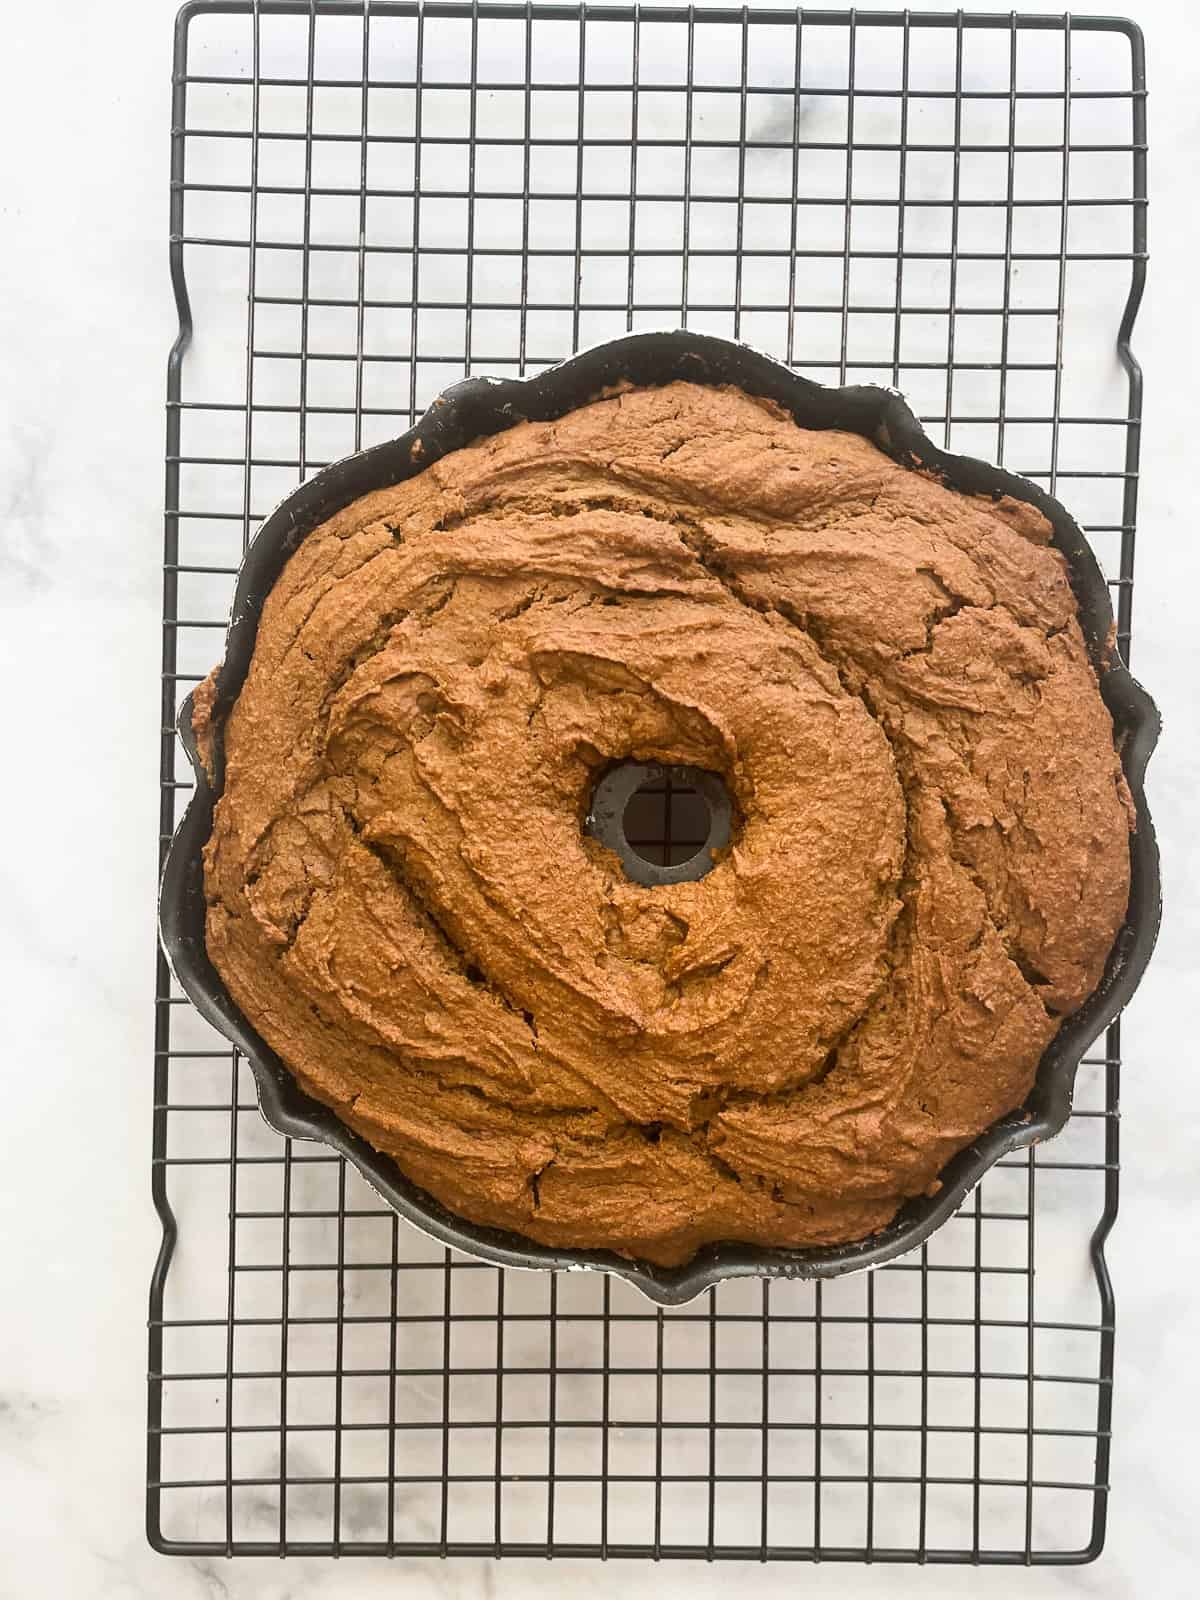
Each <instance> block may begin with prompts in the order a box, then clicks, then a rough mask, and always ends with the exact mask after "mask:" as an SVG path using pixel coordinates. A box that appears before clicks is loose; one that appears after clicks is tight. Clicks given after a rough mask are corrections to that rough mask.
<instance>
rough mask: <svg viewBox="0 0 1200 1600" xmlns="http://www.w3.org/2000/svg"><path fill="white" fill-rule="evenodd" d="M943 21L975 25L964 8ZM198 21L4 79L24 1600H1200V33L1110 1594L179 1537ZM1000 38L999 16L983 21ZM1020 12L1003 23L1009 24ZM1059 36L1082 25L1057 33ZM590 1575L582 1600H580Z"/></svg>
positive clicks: (1182, 256) (1158, 537)
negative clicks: (165, 1092)
mask: <svg viewBox="0 0 1200 1600" xmlns="http://www.w3.org/2000/svg"><path fill="white" fill-rule="evenodd" d="M929 8H936V9H950V7H948V6H935V7H929ZM174 9H175V8H174V5H173V4H171V3H163V0H121V3H120V4H118V5H116V6H108V7H103V8H100V7H92V6H89V5H87V4H84V3H83V0H47V3H45V4H44V5H41V6H38V7H29V8H25V10H24V11H23V12H22V13H21V16H20V21H19V24H16V23H10V28H9V38H8V40H7V48H6V49H5V50H4V51H3V52H0V56H2V59H0V169H2V170H0V210H2V214H3V232H2V237H3V240H4V245H3V250H2V251H0V359H2V363H3V365H2V369H0V370H2V371H3V376H4V382H3V385H2V387H0V608H2V614H3V627H2V628H0V683H2V684H3V690H2V691H0V692H2V694H3V718H2V726H3V731H4V738H5V746H6V751H7V762H6V768H7V773H6V776H7V781H6V783H5V784H4V785H3V789H2V796H3V797H2V799H0V818H2V821H0V838H2V839H3V840H4V842H5V847H4V849H3V851H2V852H0V947H2V951H3V954H2V957H0V971H2V972H3V973H4V975H5V986H4V988H5V1002H6V1005H5V1014H6V1024H7V1025H6V1027H5V1030H4V1033H5V1045H4V1072H5V1083H6V1117H5V1134H4V1140H3V1159H2V1160H0V1239H2V1240H3V1251H4V1268H5V1282H4V1295H3V1298H4V1311H3V1314H2V1315H0V1506H3V1513H2V1515H0V1523H2V1528H0V1596H4V1597H8V1596H12V1597H14V1600H33V1597H35V1596H41V1595H55V1596H58V1595H68V1594H69V1595H78V1596H86V1597H88V1600H93V1597H94V1600H133V1597H142V1596H152V1597H156V1600H157V1597H159V1596H164V1595H170V1596H179V1597H181V1600H192V1597H196V1600H199V1597H202V1596H214V1595H230V1596H243V1595H254V1596H259V1597H263V1600H283V1597H285V1596H305V1597H308V1596H312V1597H314V1600H315V1597H318V1596H322V1595H333V1594H335V1593H345V1592H352V1593H354V1594H355V1595H356V1596H364V1597H365V1596H369V1595H376V1594H379V1595H382V1594H384V1593H388V1594H394V1593H397V1592H403V1593H404V1594H406V1595H413V1596H417V1595H439V1596H446V1597H451V1596H474V1595H493V1594H495V1595H503V1594H514V1595H515V1594H520V1595H522V1596H532V1595H536V1594H547V1595H549V1594H555V1593H560V1592H562V1591H563V1590H564V1589H567V1590H568V1591H569V1592H571V1593H578V1594H580V1595H585V1594H586V1595H592V1594H594V1595H609V1594H615V1593H617V1592H618V1591H622V1592H636V1593H650V1592H654V1593H656V1594H660V1595H667V1594H680V1595H682V1594H685V1593H686V1594H688V1595H689V1596H693V1597H695V1600H700V1597H702V1596H707V1595H713V1596H715V1595H717V1594H718V1593H721V1592H725V1591H727V1590H728V1588H729V1586H730V1585H731V1584H740V1583H743V1582H744V1583H747V1584H749V1585H752V1586H753V1588H754V1591H755V1592H756V1594H759V1595H762V1596H763V1597H764V1600H765V1597H766V1596H768V1595H783V1594H785V1593H786V1594H792V1593H796V1592H801V1591H802V1592H803V1593H805V1594H809V1595H813V1596H817V1595H826V1594H829V1595H834V1594H836V1595H838V1596H841V1597H848V1596H859V1595H862V1596H866V1595H875V1594H880V1595H882V1594H886V1595H888V1596H890V1597H892V1600H899V1597H902V1596H907V1595H916V1594H921V1595H960V1594H961V1593H963V1592H964V1589H965V1588H966V1586H967V1585H968V1584H969V1585H970V1587H971V1590H972V1592H974V1591H978V1592H979V1593H981V1594H989V1595H997V1596H1010V1595H1011V1596H1017V1595H1021V1596H1035V1595H1048V1594H1053V1595H1069V1594H1070V1595H1074V1594H1078V1595H1095V1596H1110V1597H1113V1600H1118V1597H1121V1600H1123V1597H1126V1596H1129V1595H1133V1594H1139V1595H1140V1594H1143V1593H1155V1594H1157V1595H1161V1596H1163V1597H1173V1596H1183V1595H1186V1594H1191V1593H1193V1592H1194V1591H1195V1583H1196V1574H1197V1571H1198V1570H1200V1526H1198V1522H1197V1515H1196V1510H1197V1508H1196V1488H1195V1484H1196V1477H1195V1459H1196V1438H1197V1435H1198V1432H1200V1377H1198V1367H1197V1363H1196V1361H1195V1358H1194V1355H1193V1356H1189V1354H1188V1352H1189V1350H1193V1351H1194V1348H1195V1344H1196V1340H1197V1334H1198V1331H1200V1274H1197V1272H1196V1270H1195V1268H1196V1263H1197V1251H1196V1240H1197V1238H1198V1237H1200V1155H1198V1154H1197V1152H1198V1151H1200V1096H1197V1095H1196V1094H1194V1093H1193V1091H1192V1085H1191V1074H1192V1072H1193V1071H1195V1070H1196V1065H1197V1054H1196V1033H1195V1022H1194V1018H1195V1016H1196V1014H1197V1011H1198V1010H1200V980H1198V976H1197V971H1198V968H1200V962H1198V961H1197V951H1198V949H1200V943H1198V941H1200V830H1198V829H1197V827H1196V822H1195V814H1196V796H1197V793H1198V792H1200V728H1198V724H1197V718H1196V694H1195V687H1196V684H1197V681H1198V679H1197V673H1198V669H1200V662H1198V659H1197V648H1196V644H1195V634H1194V631H1193V629H1194V623H1193V621H1192V618H1193V615H1194V610H1195V604H1196V600H1195V597H1196V596H1197V595H1200V542H1198V541H1197V539H1196V535H1195V529H1194V527H1193V523H1194V515H1193V508H1194V505H1195V500H1196V495H1195V488H1194V473H1195V459H1196V446H1195V442H1194V440H1193V439H1192V437H1191V434H1192V409H1193V406H1192V390H1193V387H1194V382H1195V379H1194V373H1195V371H1196V369H1197V366H1198V364H1200V340H1198V338H1197V325H1198V320H1197V313H1196V307H1195V294H1194V283H1195V261H1196V259H1197V258H1198V256H1200V237H1198V233H1200V230H1198V226H1197V216H1198V212H1200V207H1198V206H1197V203H1196V186H1195V174H1196V168H1197V163H1198V162H1200V110H1198V108H1197V104H1196V99H1195V94H1194V85H1195V65H1194V64H1195V61H1196V59H1197V57H1198V55H1200V13H1198V12H1197V10H1196V8H1195V7H1193V6H1191V5H1189V4H1187V3H1186V0H1126V3H1125V4H1124V6H1123V9H1124V11H1125V12H1126V13H1129V14H1132V15H1133V16H1135V17H1136V18H1137V20H1138V21H1140V22H1141V23H1142V24H1143V26H1144V27H1145V29H1146V34H1147V45H1148V53H1149V83H1150V86H1151V99H1150V106H1151V111H1150V119H1151V136H1150V137H1151V151H1152V157H1151V161H1152V168H1151V249H1152V260H1151V269H1150V276H1149V284H1148V289H1147V295H1146V300H1145V303H1144V306H1143V308H1142V312H1141V316H1140V319H1139V322H1138V325H1137V335H1136V341H1135V344H1136V349H1137V352H1138V354H1139V356H1140V358H1141V360H1142V362H1143V364H1144V367H1145V371H1146V407H1145V435H1144V448H1143V456H1142V466H1143V478H1142V488H1141V505H1140V533H1139V541H1138V579H1137V591H1136V602H1135V631H1134V638H1135V656H1134V665H1135V669H1136V671H1137V672H1138V674H1139V676H1141V677H1142V678H1143V680H1144V681H1145V682H1146V683H1147V685H1149V686H1150V688H1151V690H1152V692H1153V693H1154V694H1155V696H1156V697H1157V699H1158V702H1159V704H1160V706H1161V708H1162V711H1163V716H1164V722H1165V728H1166V733H1165V736H1164V739H1163V742H1162V744H1161V746H1160V748H1159V751H1158V754H1157V755H1156V756H1155V758H1154V761H1153V763H1152V767H1151V775H1150V783H1149V788H1150V796H1151V805H1152V808H1153V811H1154V814H1155V817H1156V819H1157V824H1158V829H1159V833H1160V838H1161V843H1162V850H1163V878H1164V883H1165V886H1166V895H1167V912H1166V920H1165V923H1164V927H1163V934H1162V938H1161V941H1160V945H1159V949H1158V953H1157V955H1156V958H1155V961H1154V964H1153V966H1152V968H1151V971H1150V974H1149V976H1148V978H1147V979H1146V981H1145V983H1144V985H1143V987H1142V990H1141V992H1140V994H1139V996H1138V998H1137V1000H1136V1002H1135V1003H1134V1005H1133V1006H1132V1007H1131V1008H1130V1011H1129V1013H1128V1027H1127V1030H1126V1031H1127V1055H1126V1061H1127V1065H1126V1068H1125V1072H1124V1077H1123V1125H1122V1146H1123V1160H1124V1165H1125V1176H1124V1178H1123V1181H1122V1197H1121V1212H1120V1218H1119V1221H1118V1224H1117V1227H1116V1230H1115V1232H1114V1234H1113V1237H1112V1239H1111V1242H1110V1249H1109V1259H1110V1263H1111V1267H1112V1273H1113V1277H1114V1280H1115V1284H1116V1292H1117V1305H1118V1333H1117V1375H1116V1391H1115V1412H1114V1436H1115V1437H1114V1446H1113V1464H1112V1505H1111V1513H1110V1519H1109V1537H1108V1545H1107V1549H1106V1552H1105V1554H1104V1555H1103V1557H1102V1558H1101V1560H1100V1561H1099V1562H1098V1563H1097V1564H1095V1565H1093V1566H1091V1567H1086V1568H1078V1569H1060V1570H1049V1569H1040V1570H1037V1571H1034V1572H1025V1571H1020V1570H1000V1569H985V1570H983V1571H980V1572H978V1573H973V1574H971V1575H970V1576H969V1577H968V1576H967V1574H966V1573H965V1572H964V1571H963V1570H962V1569H957V1570H949V1571H947V1570H940V1571H939V1570H934V1569H928V1570H924V1571H919V1572H918V1571H913V1570H910V1569H897V1568H887V1569H884V1568H862V1567H841V1566H838V1567H832V1566H828V1565H826V1566H822V1567H820V1568H808V1567H803V1568H799V1569H794V1568H789V1569H780V1568H761V1567H757V1566H756V1567H755V1568H754V1569H753V1571H752V1572H746V1571H745V1570H742V1569H739V1570H738V1571H736V1572H734V1571H731V1570H729V1569H728V1568H726V1567H724V1566H722V1567H712V1568H710V1567H705V1566H704V1565H702V1564H687V1565H681V1564H666V1565H664V1566H662V1567H659V1568H654V1567H651V1566H650V1565H648V1564H640V1563H639V1564H635V1565H630V1564H622V1565H619V1566H618V1565H610V1566H601V1565H600V1564H599V1563H588V1564H580V1563H565V1564H564V1563H562V1562H558V1563H555V1564H554V1565H553V1566H548V1565H546V1564H543V1563H532V1562H513V1561H506V1562H503V1563H500V1564H492V1563H489V1562H476V1561H461V1560H455V1561H449V1562H437V1561H415V1562H414V1561H397V1562H395V1563H386V1562H383V1561H368V1562H355V1563H353V1564H352V1565H351V1566H350V1569H349V1571H348V1570H347V1567H346V1564H345V1563H341V1564H338V1563H335V1562H332V1561H322V1560H300V1559H293V1560H289V1561H287V1562H284V1563H280V1562H277V1561H264V1562H253V1561H247V1560H239V1561H234V1562H211V1561H207V1560H176V1561H172V1562H167V1561H164V1560H163V1559H162V1558H160V1557H159V1556H156V1555H154V1554H153V1553H152V1552H151V1551H150V1550H149V1548H148V1547H147V1545H146V1543H145V1538H144V1534H143V1527H142V1523H143V1501H144V1489H143V1485H144V1476H145V1440H144V1417H145V1345H146V1338H145V1319H146V1294H147V1283H148V1278H149V1272H150V1266H151V1263H152V1261H153V1258H154V1254H155V1250H156V1247H157V1242H158V1224H157V1220H156V1218H155V1216H154V1214H153V1210H152V1208H151V1205H150V1197H149V1181H148V1153H149V1152H148V1143H149V1132H150V1129H149V1121H150V1078H149V1072H150V1059H151V1056H150V1053H151V1049H152V1040H151V1023H152V1015H151V997H152V993H153V975H154V932H153V920H152V907H153V903H154V890H155V882H154V880H155V850H154V844H153V840H154V836H155V832H156V827H157V759H158V746H157V742H156V740H155V739H154V737H153V730H154V728H155V725H156V719H157V715H158V682H157V674H158V653H159V605H160V571H159V546H160V530H161V506H162V450H163V373H164V365H165V355H166V350H167V347H168V345H169V343H170V341H171V338H172V337H173V334H174V322H175V316H174V307H173V304H172V301H171V296H170V289H169V284H168V278H167V263H166V246H165V242H164V241H165V237H166V232H167V184H166V130H167V126H168V118H169V84H168V77H169V60H170V32H171V19H172V15H173V12H174ZM968 9H974V8H970V7H969V8H968ZM989 9H990V8H989ZM1026 9H1031V10H1039V11H1042V10H1044V11H1051V10H1054V9H1056V8H1055V7H1053V6H1048V5H1034V4H1030V5H1028V6H1027V7H1026ZM564 1566H565V1568H566V1570H564Z"/></svg>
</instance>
